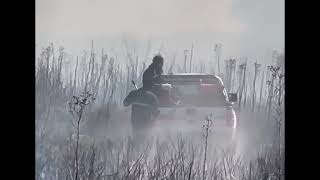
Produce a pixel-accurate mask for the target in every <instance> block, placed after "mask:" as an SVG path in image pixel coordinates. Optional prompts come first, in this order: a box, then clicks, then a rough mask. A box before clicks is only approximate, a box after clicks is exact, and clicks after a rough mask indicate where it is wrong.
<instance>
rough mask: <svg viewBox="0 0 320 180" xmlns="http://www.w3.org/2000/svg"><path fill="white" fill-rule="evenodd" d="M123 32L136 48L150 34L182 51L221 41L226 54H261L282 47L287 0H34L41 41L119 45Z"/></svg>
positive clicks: (77, 47)
mask: <svg viewBox="0 0 320 180" xmlns="http://www.w3.org/2000/svg"><path fill="white" fill-rule="evenodd" d="M124 35H125V37H127V39H128V40H129V41H130V42H131V44H132V46H134V47H136V48H137V49H138V50H139V48H140V47H141V48H140V49H143V48H145V47H146V44H147V40H148V39H150V40H151V44H152V48H153V51H157V50H158V49H159V48H160V46H161V44H162V46H164V48H166V49H167V50H168V51H169V50H171V51H179V53H180V54H181V53H183V52H182V51H183V49H186V48H190V47H191V42H193V41H194V43H195V50H196V51H195V56H198V57H199V58H203V59H206V58H208V56H209V54H210V53H211V52H212V46H213V44H214V43H217V42H221V43H222V44H223V54H224V55H225V56H226V57H227V56H249V57H252V58H261V57H263V56H264V55H265V53H266V51H268V50H270V49H281V50H283V48H284V0H36V44H37V47H39V46H42V45H44V44H47V43H49V42H54V43H56V44H59V45H64V46H65V47H66V49H67V50H69V51H70V52H72V53H74V54H77V53H79V52H81V50H82V49H88V48H90V40H94V44H95V47H97V48H105V49H109V50H110V51H111V49H115V51H117V50H120V48H118V47H120V43H121V39H122V38H123V37H124ZM142 47H143V48H142ZM141 51H142V50H141Z"/></svg>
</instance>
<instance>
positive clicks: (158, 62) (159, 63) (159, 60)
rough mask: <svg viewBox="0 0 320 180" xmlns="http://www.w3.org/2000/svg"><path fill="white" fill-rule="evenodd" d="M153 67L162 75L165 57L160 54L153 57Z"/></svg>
mask: <svg viewBox="0 0 320 180" xmlns="http://www.w3.org/2000/svg"><path fill="white" fill-rule="evenodd" d="M152 65H153V66H154V67H155V68H156V69H157V72H158V73H160V74H161V73H162V67H163V57H162V56H161V55H160V54H159V55H156V56H154V57H153V59H152Z"/></svg>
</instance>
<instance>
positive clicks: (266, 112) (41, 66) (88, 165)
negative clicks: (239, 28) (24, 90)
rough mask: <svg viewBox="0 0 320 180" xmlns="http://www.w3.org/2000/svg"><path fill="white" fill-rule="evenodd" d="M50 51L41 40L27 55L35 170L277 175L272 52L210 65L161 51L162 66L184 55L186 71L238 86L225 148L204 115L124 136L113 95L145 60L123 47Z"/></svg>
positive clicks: (280, 161) (97, 174)
mask: <svg viewBox="0 0 320 180" xmlns="http://www.w3.org/2000/svg"><path fill="white" fill-rule="evenodd" d="M54 52H55V51H54V46H53V45H52V44H51V45H49V46H48V47H44V48H43V49H42V51H41V52H38V54H37V56H38V58H37V59H36V74H35V79H36V179H284V122H285V120H284V89H285V87H284V69H283V63H284V59H283V56H284V55H283V54H282V53H279V52H278V53H277V52H275V53H274V56H273V58H274V59H273V60H272V61H271V62H272V63H270V64H259V63H258V62H253V63H251V62H250V61H247V60H246V59H245V58H244V59H241V58H239V59H228V60H225V61H222V60H220V61H219V69H218V71H216V69H217V68H214V67H208V66H205V65H204V64H197V63H196V60H194V59H193V60H192V57H189V56H186V58H185V61H182V62H185V63H182V64H178V63H176V60H175V58H174V57H173V58H172V59H169V60H168V61H166V62H167V63H168V64H167V66H165V73H170V72H187V71H189V68H188V65H187V64H188V63H189V61H191V60H192V62H193V64H194V66H193V69H192V72H207V73H215V74H218V75H219V76H221V78H222V79H223V81H224V83H225V87H226V89H227V91H228V92H236V93H237V94H238V97H239V98H238V102H237V104H236V105H235V110H236V113H237V115H238V120H239V134H238V136H239V140H238V141H239V143H238V147H237V150H236V152H235V153H234V152H231V151H229V150H228V149H217V148H216V147H215V146H213V145H210V144H211V143H210V142H212V141H214V139H212V138H211V134H212V133H211V132H214V130H215V129H214V127H210V128H211V129H210V132H209V133H208V136H203V134H204V133H205V132H204V131H205V130H203V129H202V128H201V127H202V125H203V124H205V123H206V122H205V119H199V124H200V126H199V127H200V128H199V130H198V132H193V134H191V135H190V134H186V133H183V132H179V131H178V130H177V132H171V133H162V134H161V135H160V136H159V135H154V134H150V136H148V138H147V139H146V141H144V142H141V143H140V144H138V143H136V142H134V141H133V140H132V138H131V136H130V131H131V129H130V128H131V127H130V121H129V115H130V110H129V109H128V108H124V107H122V106H121V104H122V100H123V98H124V97H125V96H126V95H127V94H128V92H130V91H131V90H133V87H132V85H131V80H135V81H136V82H141V75H142V72H143V70H144V69H145V68H146V67H147V65H148V62H149V61H150V60H147V59H146V58H141V57H139V55H138V54H134V53H131V52H127V51H125V52H124V55H125V57H126V59H122V61H119V60H118V59H117V57H112V56H109V55H108V54H107V53H106V52H104V51H103V50H102V51H101V55H98V53H97V52H98V51H97V50H95V49H94V48H93V47H92V49H91V50H90V52H89V53H84V54H83V55H81V56H77V57H76V58H73V59H70V58H69V56H68V54H67V52H65V50H64V49H63V48H60V49H59V50H58V54H56V53H54ZM99 54H100V53H99ZM216 56H217V57H216V58H217V59H220V58H219V56H220V55H219V54H217V55H216ZM120 62H126V63H120ZM219 71H220V72H219ZM84 92H88V93H84ZM81 94H82V96H81ZM75 100H77V101H78V102H81V103H75ZM206 142H209V143H208V147H207V148H206V146H205V144H206Z"/></svg>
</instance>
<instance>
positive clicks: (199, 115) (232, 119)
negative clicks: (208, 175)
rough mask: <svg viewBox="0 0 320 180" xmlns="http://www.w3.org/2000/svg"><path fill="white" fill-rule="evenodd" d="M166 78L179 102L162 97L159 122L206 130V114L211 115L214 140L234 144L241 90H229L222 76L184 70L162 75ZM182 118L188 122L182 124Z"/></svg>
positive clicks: (168, 87)
mask: <svg viewBox="0 0 320 180" xmlns="http://www.w3.org/2000/svg"><path fill="white" fill-rule="evenodd" d="M162 78H163V79H164V81H165V82H167V84H166V85H164V87H165V89H167V90H168V89H169V92H170V95H171V97H172V99H173V100H172V101H173V102H177V103H176V104H174V103H172V101H171V102H168V101H163V98H162V97H158V98H159V101H160V102H159V103H160V108H159V110H160V114H159V116H158V117H157V119H156V125H155V126H157V125H159V124H169V127H172V128H173V129H174V130H179V131H180V130H181V131H193V132H194V131H199V130H200V131H202V130H203V129H202V127H203V125H204V124H205V122H206V121H205V118H206V117H207V116H210V115H211V119H212V125H211V127H210V129H211V132H210V136H211V137H213V140H212V141H214V142H216V144H217V145H225V144H226V143H227V144H230V143H232V144H234V143H233V142H234V139H235V135H236V129H237V117H236V113H235V111H234V109H233V103H234V102H236V101H237V94H234V93H229V94H228V93H227V91H226V89H225V88H224V85H223V82H222V80H221V78H220V77H218V76H215V75H210V74H202V73H201V74H200V73H184V74H174V75H162ZM168 84H169V85H168ZM182 122H184V124H185V125H181V123H182ZM186 124H189V126H188V125H186ZM212 135H213V136H212ZM210 141H211V140H210Z"/></svg>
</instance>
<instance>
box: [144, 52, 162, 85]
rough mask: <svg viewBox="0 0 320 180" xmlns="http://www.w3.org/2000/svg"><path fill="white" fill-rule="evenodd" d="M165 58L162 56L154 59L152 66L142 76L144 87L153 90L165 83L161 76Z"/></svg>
mask: <svg viewBox="0 0 320 180" xmlns="http://www.w3.org/2000/svg"><path fill="white" fill-rule="evenodd" d="M162 67H163V57H162V56H161V55H156V56H155V57H154V58H153V59H152V64H150V65H149V67H148V68H147V69H146V70H145V71H144V73H143V76H142V84H143V87H144V88H146V89H148V90H151V89H152V88H153V87H154V85H155V84H161V83H163V79H162V78H161V74H162V73H163V69H162Z"/></svg>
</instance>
